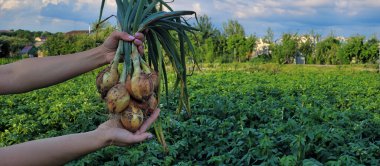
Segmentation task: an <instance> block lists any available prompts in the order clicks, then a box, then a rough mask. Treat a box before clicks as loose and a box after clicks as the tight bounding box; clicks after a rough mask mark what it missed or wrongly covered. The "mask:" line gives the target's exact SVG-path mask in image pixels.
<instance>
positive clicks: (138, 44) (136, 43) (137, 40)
mask: <svg viewBox="0 0 380 166" xmlns="http://www.w3.org/2000/svg"><path fill="white" fill-rule="evenodd" d="M133 43H134V44H135V45H136V46H141V45H142V44H143V42H142V41H141V40H139V39H135V40H134V41H133Z"/></svg>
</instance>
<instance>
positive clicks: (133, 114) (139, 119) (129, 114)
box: [121, 102, 144, 132]
mask: <svg viewBox="0 0 380 166" xmlns="http://www.w3.org/2000/svg"><path fill="white" fill-rule="evenodd" d="M132 103H133V102H131V104H130V105H129V106H128V108H127V109H126V110H125V111H123V112H122V114H121V123H122V124H123V126H124V128H125V129H127V130H128V131H130V132H136V131H137V130H138V129H139V128H140V126H141V125H142V123H143V121H144V114H143V112H142V111H141V109H140V108H139V107H138V106H136V105H135V104H132Z"/></svg>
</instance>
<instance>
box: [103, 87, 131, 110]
mask: <svg viewBox="0 0 380 166" xmlns="http://www.w3.org/2000/svg"><path fill="white" fill-rule="evenodd" d="M130 99H131V97H130V95H129V93H128V92H127V89H126V88H125V85H124V84H117V85H115V86H114V87H112V88H111V89H110V90H109V91H108V93H107V97H106V100H107V107H108V111H109V112H111V113H120V112H122V111H123V110H125V109H126V108H127V107H128V105H129V102H130Z"/></svg>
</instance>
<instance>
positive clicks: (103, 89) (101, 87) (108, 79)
mask: <svg viewBox="0 0 380 166" xmlns="http://www.w3.org/2000/svg"><path fill="white" fill-rule="evenodd" d="M118 81H119V72H118V71H117V69H113V68H111V66H108V67H107V68H105V69H104V70H102V71H101V72H100V73H99V74H98V76H97V77H96V88H97V89H98V92H99V93H100V95H101V97H102V99H104V98H105V97H106V95H107V92H108V91H109V90H110V89H111V88H112V87H113V86H114V85H116V84H117V82H118Z"/></svg>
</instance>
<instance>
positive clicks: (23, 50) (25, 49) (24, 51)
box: [20, 46, 33, 54]
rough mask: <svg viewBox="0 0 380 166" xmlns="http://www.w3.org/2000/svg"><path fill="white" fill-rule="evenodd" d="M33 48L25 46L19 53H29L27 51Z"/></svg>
mask: <svg viewBox="0 0 380 166" xmlns="http://www.w3.org/2000/svg"><path fill="white" fill-rule="evenodd" d="M32 48H33V46H25V47H24V48H23V49H22V50H21V52H20V53H21V54H27V53H29V51H30V50H31V49H32Z"/></svg>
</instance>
